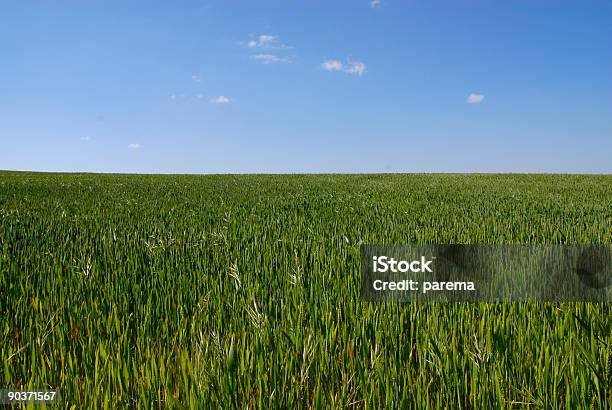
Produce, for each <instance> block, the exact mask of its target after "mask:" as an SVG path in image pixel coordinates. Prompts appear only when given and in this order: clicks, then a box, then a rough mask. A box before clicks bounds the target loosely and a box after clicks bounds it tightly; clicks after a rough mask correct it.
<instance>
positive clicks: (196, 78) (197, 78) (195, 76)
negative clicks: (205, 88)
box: [191, 74, 202, 83]
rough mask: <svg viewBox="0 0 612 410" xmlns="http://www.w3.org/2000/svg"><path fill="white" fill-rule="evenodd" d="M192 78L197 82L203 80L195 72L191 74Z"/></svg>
mask: <svg viewBox="0 0 612 410" xmlns="http://www.w3.org/2000/svg"><path fill="white" fill-rule="evenodd" d="M191 79H192V80H193V81H195V82H196V83H201V82H202V79H201V78H200V77H199V76H197V75H195V74H194V75H192V76H191Z"/></svg>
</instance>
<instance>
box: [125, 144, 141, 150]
mask: <svg viewBox="0 0 612 410" xmlns="http://www.w3.org/2000/svg"><path fill="white" fill-rule="evenodd" d="M128 148H129V149H140V148H142V145H140V144H129V145H128Z"/></svg>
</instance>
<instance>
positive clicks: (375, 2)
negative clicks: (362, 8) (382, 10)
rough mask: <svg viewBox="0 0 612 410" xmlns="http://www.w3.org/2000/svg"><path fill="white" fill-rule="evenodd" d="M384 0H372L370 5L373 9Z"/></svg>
mask: <svg viewBox="0 0 612 410" xmlns="http://www.w3.org/2000/svg"><path fill="white" fill-rule="evenodd" d="M381 3H382V0H372V1H370V7H372V8H373V9H375V8H378V7H380V5H381Z"/></svg>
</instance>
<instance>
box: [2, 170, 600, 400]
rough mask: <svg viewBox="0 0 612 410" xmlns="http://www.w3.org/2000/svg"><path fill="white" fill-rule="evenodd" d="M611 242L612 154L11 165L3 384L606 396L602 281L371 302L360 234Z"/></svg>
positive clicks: (98, 391) (170, 394) (117, 391)
mask: <svg viewBox="0 0 612 410" xmlns="http://www.w3.org/2000/svg"><path fill="white" fill-rule="evenodd" d="M362 243H370V244H426V243H440V244H446V243H483V244H484V243H487V244H505V243H542V244H557V243H558V244H581V243H607V244H610V243H612V176H609V175H608V176H573V175H295V176H288V175H258V176H255V175H253V176H176V175H174V176H170V175H168V176H147V175H92V174H36V173H14V172H2V173H0V360H1V362H2V372H1V373H0V389H2V388H9V387H10V388H24V389H27V388H38V389H40V388H58V389H59V390H60V395H61V399H60V406H61V407H74V408H79V409H85V408H92V407H100V408H103V407H107V408H124V407H136V406H138V407H144V408H157V407H174V408H181V407H185V408H198V407H199V408H214V407H220V408H234V407H238V408H247V407H248V408H296V407H297V408H345V407H356V408H477V409H482V408H528V407H531V408H583V407H591V408H598V409H607V408H610V406H611V403H612V390H611V389H612V388H611V386H612V325H611V317H612V309H611V307H610V305H609V304H605V303H600V304H595V303H572V304H554V303H539V304H538V303H506V304H501V303H500V304H493V303H437V304H436V303H422V304H409V303H368V302H362V301H361V300H360V286H361V277H360V266H359V247H360V244H362Z"/></svg>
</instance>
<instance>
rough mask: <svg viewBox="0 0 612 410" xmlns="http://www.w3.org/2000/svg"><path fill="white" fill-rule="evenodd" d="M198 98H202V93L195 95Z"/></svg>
mask: <svg viewBox="0 0 612 410" xmlns="http://www.w3.org/2000/svg"><path fill="white" fill-rule="evenodd" d="M195 97H196V98H197V99H198V100H201V99H202V98H204V94H196V96H195Z"/></svg>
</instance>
